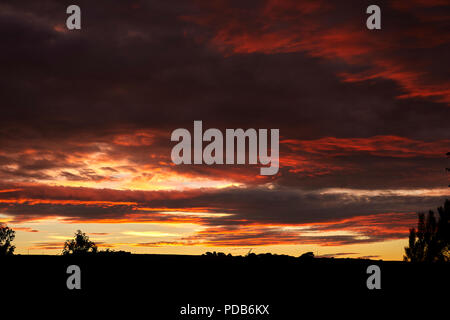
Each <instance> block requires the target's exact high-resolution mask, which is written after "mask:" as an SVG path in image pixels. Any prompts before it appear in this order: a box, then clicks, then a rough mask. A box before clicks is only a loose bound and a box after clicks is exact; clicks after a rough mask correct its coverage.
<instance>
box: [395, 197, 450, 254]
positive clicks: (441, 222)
mask: <svg viewBox="0 0 450 320" xmlns="http://www.w3.org/2000/svg"><path fill="white" fill-rule="evenodd" d="M438 214H439V219H438V220H436V217H435V216H434V212H433V211H432V210H430V211H429V212H428V215H427V216H425V214H423V213H419V221H418V223H417V230H416V229H414V228H411V229H410V230H409V246H408V247H405V255H404V257H403V259H404V260H405V261H411V262H436V261H449V259H450V255H449V250H450V224H449V220H450V201H449V200H448V199H447V200H446V201H445V203H444V206H443V207H439V208H438Z"/></svg>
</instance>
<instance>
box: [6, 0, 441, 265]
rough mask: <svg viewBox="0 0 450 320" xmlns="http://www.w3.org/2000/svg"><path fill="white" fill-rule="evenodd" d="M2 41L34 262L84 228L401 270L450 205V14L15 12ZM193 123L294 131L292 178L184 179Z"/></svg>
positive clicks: (429, 10)
mask: <svg viewBox="0 0 450 320" xmlns="http://www.w3.org/2000/svg"><path fill="white" fill-rule="evenodd" d="M73 3H76V4H78V5H79V6H80V7H81V11H82V29H81V30H75V31H70V30H67V28H66V25H65V23H66V18H67V14H66V8H67V6H68V5H70V4H73ZM374 3H376V4H378V5H379V6H380V7H381V10H382V30H368V29H367V28H366V18H367V17H368V15H367V14H366V8H367V6H368V5H370V4H374ZM0 35H1V50H0V61H1V62H0V64H1V68H0V74H1V77H0V83H1V84H0V99H1V100H0V108H1V116H0V222H4V223H6V224H8V226H10V227H12V228H13V229H14V230H16V240H15V241H14V243H15V245H16V253H20V254H27V253H29V254H60V253H61V250H62V247H63V242H64V240H66V239H69V238H71V237H72V236H73V234H74V232H75V231H76V230H77V229H81V230H82V231H84V232H86V233H87V234H88V235H89V236H90V237H91V239H92V240H94V241H95V242H96V243H97V244H98V245H99V247H100V249H105V248H111V249H114V250H127V251H132V252H135V253H176V254H201V253H204V252H206V251H222V252H226V253H231V254H233V255H242V254H246V253H247V252H248V251H249V250H250V249H252V250H253V252H256V253H260V252H272V253H279V254H281V253H284V254H291V255H295V256H298V255H300V254H302V253H304V252H306V251H313V252H314V253H315V254H318V255H319V256H327V257H330V256H335V257H352V258H357V257H371V258H373V259H385V260H401V259H402V256H403V247H404V246H405V245H406V244H407V236H408V229H409V228H410V227H413V226H414V225H415V224H416V219H417V212H418V211H425V210H429V209H435V208H436V207H438V206H441V205H443V203H444V199H445V198H449V197H450V188H448V187H447V186H448V184H449V176H448V174H447V175H446V173H445V167H446V166H447V167H448V166H449V165H448V160H447V159H446V156H445V154H446V153H447V152H449V151H450V130H449V129H450V121H449V119H450V77H449V75H450V74H449V70H450V63H449V57H450V4H449V2H448V1H447V0H392V1H376V2H374V1H361V0H359V1H356V0H355V1H331V0H326V1H325V0H323V1H322V0H315V1H306V0H304V1H300V0H265V1H256V0H248V1H242V0H241V1H238V0H233V1H225V0H219V1H216V0H210V1H194V0H174V1H144V0H141V1H139V0H136V1H134V0H114V1H110V0H108V1H106V0H97V1H81V0H80V1H56V0H52V1H51V0H42V1H31V0H26V1H25V0H23V1H22V0H21V1H2V2H1V3H0ZM194 120H201V121H203V127H204V128H205V129H206V128H219V129H221V130H225V128H243V129H248V128H256V129H258V128H266V129H272V128H277V129H279V130H280V170H279V172H278V174H277V175H274V176H262V175H260V171H259V165H212V166H208V165H205V164H203V165H179V166H176V165H174V164H173V163H172V161H171V157H170V155H171V149H172V147H173V146H174V145H175V144H176V143H174V142H171V141H170V135H171V132H172V131H173V130H175V129H177V128H186V129H188V130H190V131H191V132H192V130H193V123H194Z"/></svg>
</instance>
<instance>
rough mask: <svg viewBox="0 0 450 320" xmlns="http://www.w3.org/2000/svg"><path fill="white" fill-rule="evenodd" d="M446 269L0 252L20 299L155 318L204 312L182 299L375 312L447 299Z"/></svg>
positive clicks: (281, 314)
mask: <svg viewBox="0 0 450 320" xmlns="http://www.w3.org/2000/svg"><path fill="white" fill-rule="evenodd" d="M73 264H75V265H78V266H79V267H80V268H81V286H82V288H81V290H68V289H67V287H66V279H67V277H68V276H69V275H68V274H66V269H67V267H68V266H69V265H73ZM372 264H375V265H378V266H379V267H380V268H381V290H369V289H368V288H367V286H366V280H367V278H368V277H369V275H368V274H367V273H366V269H367V266H369V265H372ZM449 269H450V268H449V265H448V264H432V265H430V264H428V265H427V264H411V263H404V262H384V261H375V260H361V259H328V258H314V259H299V258H294V257H289V256H268V255H267V256H265V255H259V256H256V255H253V256H250V257H226V256H223V257H217V256H213V257H208V256H181V255H123V256H120V255H111V256H108V255H105V256H101V255H91V256H26V255H24V256H20V255H16V256H11V257H6V258H3V259H2V260H0V272H1V274H2V286H3V287H4V288H7V287H8V288H9V290H10V292H11V296H17V297H20V298H21V300H22V301H31V300H33V301H35V300H36V299H43V300H48V301H55V300H54V299H62V300H65V301H70V302H71V303H75V305H78V308H83V306H85V305H86V306H87V305H88V304H90V303H94V302H95V303H98V304H101V305H104V306H105V304H104V303H103V302H106V303H107V304H106V309H105V310H109V311H111V310H115V309H111V308H125V309H127V308H131V309H132V310H138V309H139V308H142V309H143V310H146V312H147V313H148V314H149V315H151V314H153V315H155V314H159V315H160V316H159V317H157V318H156V319H204V318H207V317H206V316H197V317H192V316H191V317H189V316H181V315H179V310H180V307H181V306H183V305H187V304H190V305H209V306H216V307H217V308H219V307H220V306H221V305H224V304H247V305H251V304H258V305H259V304H266V305H267V304H269V305H270V307H269V308H270V309H269V310H270V316H267V315H264V316H253V317H251V318H253V319H287V318H286V316H287V315H289V316H295V315H301V314H302V312H304V311H305V310H313V311H314V312H320V313H321V314H323V313H330V314H331V313H333V314H336V313H339V312H342V313H343V314H344V313H345V312H347V311H348V310H351V309H352V308H353V307H354V306H355V305H356V304H358V305H360V306H361V304H363V305H364V306H365V307H366V308H369V309H367V311H368V312H371V313H373V312H381V311H382V310H388V309H384V308H385V307H386V306H388V305H390V306H394V307H398V308H403V307H404V306H403V304H402V302H400V301H404V300H406V301H407V300H409V299H412V300H411V301H412V302H413V303H412V304H413V305H414V301H418V300H417V299H418V297H423V296H426V297H428V298H431V299H434V298H438V297H439V296H441V297H442V295H443V294H444V298H445V296H446V297H447V298H446V299H447V300H448V292H449V288H450V287H449V284H450V283H449V273H448V271H449ZM420 299H421V298H420ZM420 299H419V300H420ZM76 301H79V303H78V302H76ZM380 308H381V309H380ZM80 310H82V309H80ZM391 311H392V310H391ZM409 311H410V312H411V311H412V310H409ZM150 318H151V319H153V318H152V317H149V319H150ZM211 318H212V319H241V318H246V317H240V318H239V317H238V316H224V315H223V314H215V315H214V316H213V317H211ZM294 318H297V317H294ZM289 319H291V318H289Z"/></svg>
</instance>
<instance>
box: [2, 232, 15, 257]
mask: <svg viewBox="0 0 450 320" xmlns="http://www.w3.org/2000/svg"><path fill="white" fill-rule="evenodd" d="M15 237H16V232H15V231H14V230H13V229H11V228H9V227H8V226H6V225H5V224H0V256H6V255H13V254H14V249H15V248H16V246H13V245H11V243H12V242H13V240H14V238H15Z"/></svg>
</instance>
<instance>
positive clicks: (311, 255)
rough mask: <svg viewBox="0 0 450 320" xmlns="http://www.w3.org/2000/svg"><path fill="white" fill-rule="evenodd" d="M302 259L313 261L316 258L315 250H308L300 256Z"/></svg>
mask: <svg viewBox="0 0 450 320" xmlns="http://www.w3.org/2000/svg"><path fill="white" fill-rule="evenodd" d="M298 258H299V259H300V260H302V261H311V260H313V259H314V252H311V251H309V252H306V253H304V254H302V255H301V256H300V257H298Z"/></svg>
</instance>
